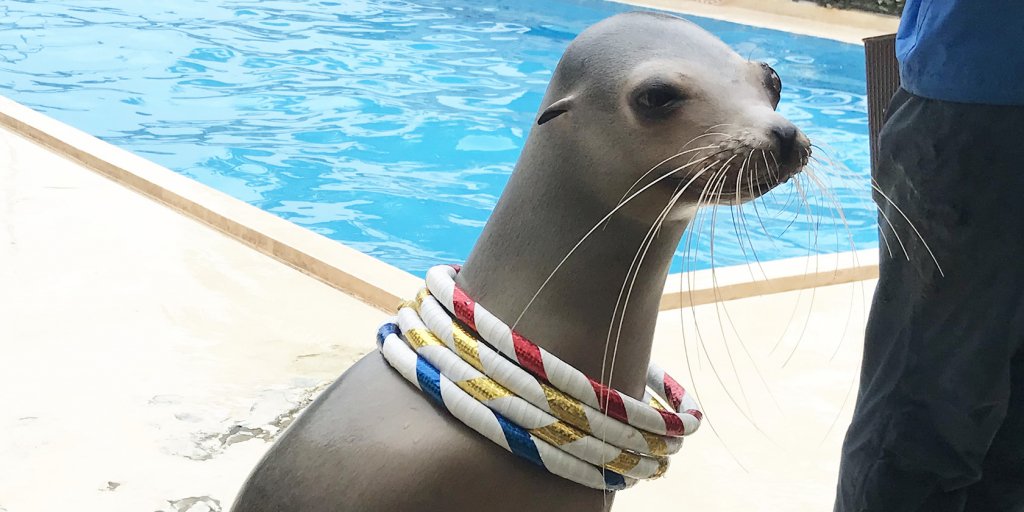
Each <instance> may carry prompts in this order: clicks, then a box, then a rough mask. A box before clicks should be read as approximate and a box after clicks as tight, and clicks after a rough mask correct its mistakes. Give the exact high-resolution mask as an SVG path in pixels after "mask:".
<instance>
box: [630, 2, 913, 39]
mask: <svg viewBox="0 0 1024 512" xmlns="http://www.w3.org/2000/svg"><path fill="white" fill-rule="evenodd" d="M612 1H614V2H616V3H622V4H629V5H635V6H638V7H649V8H652V9H660V10H665V11H673V12H678V13H681V14H689V15H693V16H701V17H704V18H712V19H716V20H722V21H729V22H733V23H741V24H744V25H750V26H754V27H760V28H768V29H773V30H782V31H785V32H792V33H795V34H802V35H807V36H814V37H820V38H824V39H831V40H834V41H841V42H844V43H850V44H857V45H863V44H864V43H863V40H864V39H865V38H868V37H874V36H879V35H883V34H892V33H895V32H896V29H897V28H898V27H899V17H897V16H889V15H885V14H879V13H872V12H866V11H857V10H847V9H836V8H831V7H824V6H821V5H818V4H816V3H813V2H808V1H806V0H612Z"/></svg>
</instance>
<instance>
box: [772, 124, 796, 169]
mask: <svg viewBox="0 0 1024 512" xmlns="http://www.w3.org/2000/svg"><path fill="white" fill-rule="evenodd" d="M796 134H797V129H796V126H793V125H792V124H789V123H786V124H777V125H775V126H773V127H772V137H774V138H775V147H777V148H778V151H779V156H780V157H782V158H783V159H785V160H789V157H790V155H791V154H792V153H793V146H794V145H795V144H796Z"/></svg>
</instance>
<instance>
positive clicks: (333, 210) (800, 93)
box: [0, 0, 877, 274]
mask: <svg viewBox="0 0 1024 512" xmlns="http://www.w3.org/2000/svg"><path fill="white" fill-rule="evenodd" d="M631 9H633V8H631V7H628V6H625V5H621V4H616V3H610V2H603V1H597V0H544V1H538V0H506V1H490V2H477V1H468V0H443V1H441V0H416V1H411V2H405V1H375V0H365V1H347V0H346V1H341V0H339V1H320V2H316V1H300V0H175V1H174V2H142V1H138V0H38V1H31V0H6V1H4V2H3V3H0V94H3V95H6V96H9V97H11V98H13V99H15V100H17V101H19V102H22V103H24V104H26V105H28V106H30V107H33V108H35V109H37V110H40V111H42V112H45V113H47V114H49V115H51V116H53V117H56V118H57V119H59V120H61V121H64V122H67V123H69V124H71V125H73V126H76V127H78V128H80V129H83V130H85V131H87V132H89V133H92V134H94V135H96V136H98V137H100V138H102V139H104V140H106V141H108V142H111V143H113V144H115V145H117V146H120V147H122V148H125V149H128V150H131V151H133V152H135V153H138V154H140V155H143V156H145V157H147V158H150V159H152V160H154V161H156V162H158V163H160V164H162V165H164V166H167V167H169V168H171V169H173V170H175V171H177V172H180V173H182V174H185V175H187V176H190V177H192V178H195V179H197V180H199V181H201V182H203V183H205V184H207V185H210V186H213V187H215V188H217V189H220V190H222V191H224V192H226V193H228V194H231V195H233V196H235V197H237V198H239V199H242V200H244V201H246V202H248V203H251V204H253V205H256V206H258V207H260V208H263V209H265V210H267V211H269V212H272V213H274V214H276V215H279V216H281V217H284V218H286V219H288V220H291V221H292V222H295V223H297V224H300V225H302V226H305V227H307V228H309V229H311V230H313V231H316V232H318V233H322V234H323V235H326V236H328V237H330V238H332V239H335V240H338V241H340V242H343V243H345V244H347V245H349V246H352V247H354V248H356V249H359V250H361V251H363V252H366V253H368V254H371V255H373V256H376V257H378V258H381V259H382V260H384V261H386V262H388V263H392V264H394V265H396V266H398V267H400V268H403V269H405V270H408V271H410V272H414V273H417V274H421V273H423V272H424V271H425V270H426V269H427V268H428V267H430V266H432V265H434V264H436V263H438V262H452V261H462V260H464V259H465V257H466V255H467V254H468V253H469V250H470V249H471V247H472V244H473V242H474V240H475V239H476V237H477V235H478V234H479V232H480V230H481V228H482V227H483V225H484V222H485V221H486V219H487V216H488V215H489V213H490V211H491V209H492V207H493V206H494V204H495V202H496V201H497V199H498V196H499V195H500V193H501V190H502V187H503V186H504V184H505V183H506V181H507V179H508V176H509V173H510V172H511V171H512V167H513V165H514V163H515V160H516V157H517V156H518V153H519V151H520V148H521V146H522V144H523V142H524V141H525V137H526V134H527V132H528V130H529V129H530V126H531V124H532V122H533V119H534V116H535V113H536V111H537V108H538V106H539V104H540V101H541V97H542V95H543V93H544V89H545V87H546V85H547V82H548V79H549V78H550V76H551V72H552V70H553V69H554V66H555V64H556V63H557V61H558V58H559V56H560V55H561V53H562V51H563V50H564V48H565V47H566V45H567V44H568V43H569V41H570V40H571V39H572V38H573V37H574V36H575V35H576V34H577V33H579V32H580V31H581V30H582V29H584V28H585V27H587V26H588V25H590V24H593V23H595V22H597V21H598V20H600V19H602V18H605V17H607V16H610V15H612V14H615V13H617V12H622V11H626V10H631ZM691 19H692V20H693V21H695V22H697V23H699V24H700V25H701V26H703V27H705V28H706V29H708V30H710V31H711V32H713V33H715V34H716V35H718V36H719V37H721V38H722V39H723V40H724V41H725V42H727V43H728V44H730V45H731V46H732V47H733V48H735V49H736V50H737V51H738V52H739V53H740V54H742V55H744V56H747V57H749V58H751V59H760V60H765V61H768V62H769V63H770V64H772V65H773V66H774V67H775V68H776V69H777V70H778V72H779V74H780V75H781V76H782V78H783V82H784V84H785V91H784V93H783V99H782V105H781V106H780V110H781V111H782V112H783V113H784V114H785V115H786V116H788V117H789V118H790V119H792V120H794V121H795V122H796V123H797V124H798V125H799V126H800V127H801V128H802V129H803V130H804V131H805V132H806V133H807V134H808V135H809V136H810V137H811V139H812V140H813V141H814V142H815V143H817V144H818V145H820V146H822V147H823V148H824V151H822V150H820V149H816V153H817V154H827V156H828V157H829V158H831V159H834V161H835V162H836V163H835V164H834V165H825V166H821V167H823V168H822V169H820V170H819V173H820V175H822V179H823V180H825V181H827V182H828V184H829V186H830V187H829V188H830V193H831V194H832V195H833V196H834V197H835V198H836V199H837V200H838V201H839V202H840V203H841V204H842V207H843V211H844V214H845V219H846V222H847V224H848V225H849V234H848V233H847V231H846V228H845V227H844V226H842V225H841V224H838V223H837V221H836V220H835V219H836V217H837V216H836V213H835V211H834V209H833V208H831V207H830V204H832V203H831V202H830V201H831V200H830V199H829V200H826V198H824V197H823V196H822V195H821V194H816V193H814V194H812V193H813V192H815V191H814V190H809V188H808V186H807V185H809V182H807V181H806V180H805V181H804V183H803V186H802V187H801V188H800V189H797V188H795V187H794V185H792V184H789V185H786V186H783V187H782V188H780V189H779V190H778V191H777V192H776V193H774V194H773V195H772V196H770V197H768V198H767V199H766V200H765V201H762V202H761V203H759V204H758V205H748V206H746V207H744V212H743V218H744V219H746V222H745V226H746V228H747V229H746V230H744V229H737V226H735V225H734V224H733V221H732V217H733V216H732V214H731V211H730V210H729V209H719V210H718V214H717V215H716V216H715V218H714V219H712V218H711V217H710V216H709V217H708V218H707V220H706V221H705V223H704V224H703V225H701V224H698V226H699V227H700V229H699V232H700V233H702V235H701V237H700V238H699V239H698V240H695V241H694V242H693V243H692V244H691V246H689V247H686V246H683V247H681V248H680V253H681V254H682V253H684V252H685V253H686V254H685V258H683V257H681V258H677V260H676V262H675V264H674V267H673V268H674V270H677V271H678V270H681V269H683V268H687V269H689V268H706V267H708V266H709V265H710V264H711V263H712V257H711V249H712V246H711V241H710V237H709V236H708V235H707V234H709V233H710V232H711V229H710V228H711V222H712V221H713V222H714V225H715V238H714V247H713V248H714V264H715V265H727V264H735V263H741V262H744V261H748V260H752V259H753V257H754V256H753V253H752V252H751V246H752V247H753V248H754V249H755V250H756V255H757V256H756V257H757V258H758V259H760V260H767V259H775V258H782V257H791V256H800V255H806V254H808V252H809V251H819V252H833V251H837V250H847V249H849V248H850V246H851V237H852V241H853V242H854V243H855V245H856V247H857V248H858V249H860V248H868V247H874V246H876V245H877V239H876V230H875V215H874V213H873V212H874V205H873V203H871V200H870V194H869V191H868V178H867V175H868V141H867V114H866V100H865V96H864V89H865V84H864V80H863V76H864V63H863V56H862V55H863V54H862V49H861V48H860V47H858V46H855V45H849V44H842V43H838V42H834V41H829V40H824V39H818V38H813V37H805V36H799V35H794V34H789V33H785V32H778V31H772V30H765V29H759V28H752V27H748V26H744V25H737V24H733V23H726V22H721V21H715V20H708V19H701V18H691ZM801 194H803V195H806V196H807V197H808V199H809V200H808V201H807V203H806V204H805V203H804V202H803V201H800V200H799V198H800V197H801ZM837 224H838V227H837ZM737 232H739V233H741V234H742V237H739V236H737V234H736V233H737ZM748 235H749V236H748Z"/></svg>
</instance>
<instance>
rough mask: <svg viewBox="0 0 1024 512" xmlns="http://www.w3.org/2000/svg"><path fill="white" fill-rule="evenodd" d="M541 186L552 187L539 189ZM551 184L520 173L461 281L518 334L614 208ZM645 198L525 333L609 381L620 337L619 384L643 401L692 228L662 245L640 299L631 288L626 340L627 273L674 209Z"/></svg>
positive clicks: (640, 285) (615, 220)
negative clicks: (663, 311)
mask: <svg viewBox="0 0 1024 512" xmlns="http://www.w3.org/2000/svg"><path fill="white" fill-rule="evenodd" d="M521 163H522V162H521ZM538 178H539V179H541V180H548V182H546V183H538ZM550 179H551V177H550V175H548V176H547V177H542V176H541V177H539V176H538V173H531V172H530V171H528V170H527V171H520V170H518V169H517V172H516V173H515V174H514V175H513V177H512V179H511V180H510V182H509V184H508V186H507V187H506V189H505V193H504V194H503V196H502V198H501V200H500V201H499V203H498V205H497V207H496V208H495V210H494V212H493V214H492V215H491V218H490V220H489V221H488V223H487V226H486V227H485V228H484V231H483V233H482V235H481V236H480V239H479V240H478V241H477V244H476V246H475V247H474V248H473V251H472V253H471V254H470V256H469V258H468V259H467V261H466V263H465V265H464V266H463V269H462V271H461V272H460V273H459V276H458V283H459V284H460V286H462V287H463V289H465V290H466V292H467V293H468V294H469V295H470V296H471V297H473V298H474V299H476V300H477V301H478V302H479V303H480V304H482V305H483V306H484V307H486V308H487V309H488V310H489V311H491V312H492V313H494V314H495V315H497V316H498V318H501V319H502V320H504V321H505V322H506V323H507V324H509V325H512V324H513V323H515V322H516V319H517V318H519V316H520V314H522V313H523V311H524V308H526V305H527V304H528V303H529V302H530V300H531V298H532V297H533V296H534V294H535V293H536V292H537V290H538V289H539V288H540V287H541V285H542V284H543V283H544V281H545V279H547V278H548V276H549V275H550V274H551V272H552V271H553V270H554V269H555V267H556V265H558V263H559V261H561V260H562V258H563V257H564V256H565V255H566V254H568V253H569V251H570V250H572V248H573V246H574V245H576V243H577V242H578V241H579V240H580V239H581V238H583V237H584V235H586V233H587V232H588V231H590V229H591V228H592V227H593V226H594V225H595V223H596V222H597V221H598V220H600V219H601V218H602V217H604V216H605V215H606V214H607V213H608V212H609V210H610V208H611V207H610V206H608V205H606V204H601V205H600V206H594V205H593V203H595V202H596V201H591V200H589V198H588V197H586V192H584V191H580V190H579V189H570V188H567V187H566V186H564V185H565V184H554V185H555V186H552V185H553V184H552V183H550V181H549V180H550ZM559 185H561V186H559ZM623 192H624V191H623ZM663 196H664V197H665V198H667V195H663ZM639 199H641V200H644V202H645V203H646V204H645V205H642V206H640V205H639V202H638V206H637V207H636V208H632V209H631V210H630V211H629V212H627V213H628V214H629V215H627V214H618V213H617V214H616V215H613V216H612V217H611V219H609V220H608V221H607V222H606V223H605V225H603V226H602V227H600V228H598V229H597V230H595V231H594V232H593V233H592V234H591V235H590V236H589V237H588V238H587V240H586V241H585V242H584V243H583V244H582V245H580V247H579V248H578V249H577V250H576V251H575V252H574V253H573V254H572V256H571V257H569V259H568V260H567V261H566V262H565V264H564V265H563V266H562V267H561V269H559V270H558V271H557V272H556V273H555V274H554V276H553V277H552V278H551V280H550V281H549V282H548V284H547V285H546V286H544V289H543V291H542V292H541V293H540V294H539V295H537V297H536V299H535V300H534V302H533V303H532V304H531V305H530V306H529V308H528V309H527V310H526V313H525V314H523V316H522V318H521V319H520V320H519V322H518V324H517V325H516V330H517V331H518V332H519V333H521V334H522V335H523V336H525V337H527V338H528V339H530V340H531V341H533V342H534V343H536V344H538V345H540V346H541V347H543V348H545V349H546V350H548V351H549V352H551V353H552V354H554V355H556V356H558V357H559V358H561V359H562V360H563V361H565V362H567V363H569V364H571V365H573V366H574V367H576V368H577V369H579V370H580V371H582V372H583V373H584V374H586V375H588V376H590V377H592V378H594V379H600V378H601V377H602V361H603V360H606V362H605V365H604V369H605V371H604V373H603V375H604V379H603V380H604V381H605V382H607V381H608V374H609V371H610V370H611V368H612V366H611V360H612V355H613V351H614V348H615V340H616V338H618V340H619V343H618V351H617V353H615V365H614V373H613V377H612V381H611V384H612V386H614V387H615V388H617V389H619V390H621V391H623V392H625V393H627V394H629V395H631V396H634V397H637V398H639V397H640V396H641V395H642V393H643V389H644V381H645V375H646V369H647V366H648V364H649V361H650V352H651V344H652V341H653V337H654V326H655V322H656V321H657V316H658V309H659V304H660V301H661V295H662V292H663V289H664V286H665V280H666V277H667V275H668V271H669V265H670V263H671V260H672V256H673V254H674V253H675V249H676V247H677V246H678V244H679V240H680V237H681V236H682V233H683V231H684V229H685V228H686V225H687V223H688V221H689V219H682V220H678V219H677V220H673V221H669V222H666V223H665V224H664V225H663V226H662V228H661V229H660V230H659V232H658V234H657V236H655V237H654V240H653V242H652V243H651V245H650V247H649V249H647V253H646V255H645V256H644V258H643V262H642V265H641V267H640V270H639V272H637V273H636V276H635V282H632V291H631V292H629V287H628V285H629V283H626V284H627V289H626V292H629V302H628V307H627V309H626V314H625V321H624V322H623V323H622V327H621V332H620V331H619V324H618V322H616V323H615V324H614V326H613V325H612V317H613V312H615V311H616V304H618V311H619V313H618V315H621V314H622V313H621V312H622V304H623V303H624V302H625V300H626V295H625V292H623V291H622V290H623V284H624V282H625V281H626V279H627V272H628V269H629V268H630V266H631V265H632V264H633V262H634V259H635V258H637V254H638V252H639V251H641V246H642V244H643V240H644V237H645V236H646V235H647V233H648V230H649V229H650V228H651V226H652V225H653V224H654V222H655V220H656V218H657V214H658V213H659V212H660V211H661V209H662V208H663V207H664V206H665V204H667V201H665V202H664V204H660V205H655V204H652V202H651V201H649V200H650V199H651V198H650V196H647V197H644V196H640V197H639ZM624 210H626V209H624ZM638 210H639V211H638ZM647 210H649V211H650V213H648V212H647ZM629 279H630V281H632V280H633V276H630V277H629ZM620 294H621V296H620ZM610 329H611V343H610V345H609V347H608V353H607V355H605V344H606V340H607V339H608V336H609V330H610Z"/></svg>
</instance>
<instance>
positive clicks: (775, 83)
mask: <svg viewBox="0 0 1024 512" xmlns="http://www.w3.org/2000/svg"><path fill="white" fill-rule="evenodd" d="M761 69H763V70H764V87H765V89H768V96H769V98H771V100H772V108H779V99H780V98H781V97H782V79H781V78H779V74H778V73H776V72H775V70H774V69H772V67H771V66H769V65H768V64H765V63H764V62H762V63H761Z"/></svg>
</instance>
